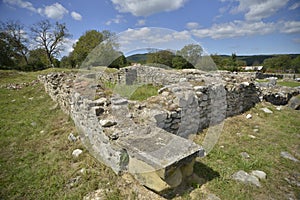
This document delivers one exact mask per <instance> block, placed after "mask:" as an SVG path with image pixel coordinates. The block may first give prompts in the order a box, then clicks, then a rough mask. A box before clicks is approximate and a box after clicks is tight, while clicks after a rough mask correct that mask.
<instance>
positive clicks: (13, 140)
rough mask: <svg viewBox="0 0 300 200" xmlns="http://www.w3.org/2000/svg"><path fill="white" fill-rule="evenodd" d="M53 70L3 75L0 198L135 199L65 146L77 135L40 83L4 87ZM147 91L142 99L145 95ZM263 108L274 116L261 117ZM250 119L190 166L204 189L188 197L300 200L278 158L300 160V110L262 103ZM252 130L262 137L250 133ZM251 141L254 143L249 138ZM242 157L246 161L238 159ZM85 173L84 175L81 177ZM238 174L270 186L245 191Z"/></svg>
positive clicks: (289, 165)
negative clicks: (259, 177) (97, 195)
mask: <svg viewBox="0 0 300 200" xmlns="http://www.w3.org/2000/svg"><path fill="white" fill-rule="evenodd" d="M60 70H63V69H60ZM50 71H52V69H51V70H46V71H42V72H32V73H24V72H16V71H0V111H1V112H0V166H1V171H0V199H82V198H83V196H85V195H86V194H87V193H89V192H91V191H94V190H96V189H99V188H100V189H103V190H107V191H109V192H107V194H106V199H137V195H136V190H135V189H133V187H130V186H128V184H127V182H126V181H124V179H122V178H121V177H119V176H117V175H115V174H114V173H113V171H112V170H111V169H110V168H108V167H105V166H104V165H103V164H101V163H99V162H97V161H96V160H95V159H94V158H93V157H91V156H90V155H89V153H88V152H87V150H85V148H84V147H83V146H82V144H81V143H80V142H79V141H78V142H75V143H72V142H69V141H68V139H67V137H68V135H69V133H71V132H73V133H74V134H75V135H77V134H78V133H77V131H76V129H75V127H74V124H73V122H72V120H70V118H69V117H68V116H67V115H65V114H64V113H62V111H60V109H59V108H56V107H55V102H53V101H52V100H51V99H50V98H49V96H48V95H47V94H46V93H45V92H44V88H43V86H42V85H41V84H39V83H38V84H34V85H30V86H27V87H23V88H22V89H20V90H11V89H6V88H5V87H1V86H4V85H7V84H10V83H13V84H15V83H24V82H27V83H30V82H32V81H33V80H36V77H37V75H38V74H40V73H48V72H50ZM64 71H65V70H64ZM157 89H158V88H155V87H153V86H147V85H146V86H142V87H141V88H139V89H137V90H135V91H134V93H133V95H132V97H134V96H135V95H136V96H137V97H142V98H141V99H145V98H147V97H148V96H149V95H151V96H152V95H155V94H156V92H157ZM145 91H146V93H147V94H143V92H145ZM149 91H152V92H149ZM135 93H136V94H135ZM261 107H268V108H269V109H271V110H272V111H273V112H274V113H273V114H265V113H264V112H263V111H261V110H260V108H261ZM247 113H251V114H252V116H253V118H252V119H246V118H245V114H244V115H240V116H235V117H232V118H228V119H226V121H225V125H224V128H223V132H222V135H221V137H220V139H219V141H218V143H217V145H216V146H215V147H214V149H213V150H212V151H211V152H210V153H209V154H208V156H207V157H205V158H202V159H199V160H198V161H199V162H197V163H196V165H195V167H194V170H195V173H196V174H197V175H198V176H200V177H202V178H203V179H204V180H205V184H204V185H201V184H198V183H196V182H192V183H191V184H190V185H191V186H192V187H194V189H193V191H192V192H194V191H199V198H201V197H203V196H205V194H206V193H214V194H215V195H217V196H218V197H220V198H221V199H222V200H227V199H229V200H230V199H288V198H287V194H288V193H290V192H293V193H294V194H295V196H296V198H295V199H297V198H299V195H300V191H299V187H296V186H290V185H289V184H288V183H287V182H286V181H285V180H284V178H288V177H292V176H295V174H296V173H300V166H299V164H298V163H294V162H292V161H290V160H286V159H284V158H282V157H281V156H280V152H281V151H288V152H290V153H291V154H292V155H294V156H296V157H297V158H298V159H300V157H299V155H300V152H299V137H300V136H299V134H300V115H299V111H295V110H291V109H289V108H286V107H284V108H283V109H282V110H281V111H278V110H276V109H275V107H274V106H273V105H271V104H267V103H263V104H259V105H257V106H256V107H255V108H253V109H251V110H250V111H248V112H247ZM247 113H246V114H247ZM257 126H258V129H259V131H258V132H254V131H253V129H254V128H257ZM204 132H205V131H204ZM237 133H240V134H239V135H237ZM250 134H251V135H254V136H255V137H256V138H255V139H252V138H250V137H249V136H248V135H250ZM204 135H205V134H201V135H199V136H197V137H196V139H195V141H196V142H198V143H199V144H201V141H202V139H203V136H204ZM76 148H81V149H83V150H84V152H83V154H82V155H80V156H79V157H78V158H73V157H72V155H71V154H72V151H73V150H74V149H76ZM243 151H245V152H247V153H248V154H249V155H250V159H243V158H242V157H241V156H240V153H241V152H243ZM83 168H84V169H85V172H84V173H81V172H80V170H81V169H83ZM238 170H245V171H247V172H250V171H251V170H263V171H265V172H266V173H267V179H266V180H264V181H261V184H262V187H261V188H256V187H253V186H250V185H243V184H240V183H238V182H236V181H233V180H231V175H232V174H233V173H234V172H236V171H238ZM77 176H80V177H81V178H80V180H79V182H78V183H76V184H75V185H73V186H72V187H71V186H70V184H69V182H70V180H71V179H73V178H76V177H77ZM298 181H299V180H298ZM190 193H191V192H190V191H186V192H183V193H180V194H179V196H177V197H175V199H190ZM143 194H145V193H143ZM175 196H176V195H175Z"/></svg>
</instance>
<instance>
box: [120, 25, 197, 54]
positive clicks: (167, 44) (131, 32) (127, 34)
mask: <svg viewBox="0 0 300 200" xmlns="http://www.w3.org/2000/svg"><path fill="white" fill-rule="evenodd" d="M118 42H119V44H120V51H122V52H125V53H126V52H131V51H133V50H137V49H149V48H154V49H168V50H178V49H181V48H182V47H183V46H185V45H187V44H192V43H195V41H194V40H192V38H191V34H190V32H189V31H187V30H185V31H181V32H177V31H173V30H171V29H165V28H154V27H151V28H149V27H143V28H140V29H127V30H126V31H124V32H122V33H120V34H118Z"/></svg>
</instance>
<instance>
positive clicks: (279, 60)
mask: <svg viewBox="0 0 300 200" xmlns="http://www.w3.org/2000/svg"><path fill="white" fill-rule="evenodd" d="M263 66H264V67H266V68H267V70H268V71H280V72H286V71H287V70H288V69H291V57H290V56H289V55H278V56H275V57H272V58H267V59H265V60H264V62H263Z"/></svg>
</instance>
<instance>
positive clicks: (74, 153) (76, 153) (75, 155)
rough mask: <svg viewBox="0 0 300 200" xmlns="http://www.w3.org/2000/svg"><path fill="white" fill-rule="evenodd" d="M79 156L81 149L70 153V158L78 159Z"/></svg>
mask: <svg viewBox="0 0 300 200" xmlns="http://www.w3.org/2000/svg"><path fill="white" fill-rule="evenodd" d="M80 154H82V150H81V149H75V150H74V151H73V152H72V156H74V157H76V158H77V157H78V156H79V155H80Z"/></svg>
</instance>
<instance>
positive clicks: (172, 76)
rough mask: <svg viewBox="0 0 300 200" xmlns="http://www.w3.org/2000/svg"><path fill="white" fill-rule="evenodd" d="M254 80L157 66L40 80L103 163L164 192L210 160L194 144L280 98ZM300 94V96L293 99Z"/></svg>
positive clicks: (200, 148)
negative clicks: (145, 91) (135, 88)
mask: <svg viewBox="0 0 300 200" xmlns="http://www.w3.org/2000/svg"><path fill="white" fill-rule="evenodd" d="M253 79H254V78H253V76H252V75H249V74H246V75H243V74H232V73H229V72H211V73H204V72H202V71H199V70H196V69H189V70H182V71H176V70H166V69H162V68H154V67H149V66H148V67H146V66H133V67H127V68H122V69H120V70H118V71H116V72H106V70H99V71H88V72H84V73H81V74H77V75H74V74H68V75H67V74H65V73H51V74H48V75H43V76H40V77H39V80H40V81H41V82H43V83H44V85H45V90H46V91H47V92H48V94H49V95H50V96H51V98H52V99H53V100H55V101H57V102H58V104H59V105H60V107H61V108H62V110H63V111H64V112H66V113H67V114H69V115H70V116H71V118H72V119H73V120H74V123H75V125H76V127H77V128H78V130H79V132H80V133H81V139H82V141H83V143H84V144H85V146H86V147H87V149H88V150H89V151H90V152H91V154H92V155H93V156H94V157H95V158H97V159H98V160H99V161H101V162H103V163H104V164H106V165H107V166H109V167H111V168H112V169H113V170H114V171H115V172H116V173H122V172H129V173H131V174H133V176H134V177H135V178H136V179H137V180H139V181H140V182H141V184H143V185H146V186H147V187H149V188H151V189H153V190H155V191H158V192H160V191H163V190H166V189H168V188H170V187H176V186H178V185H179V184H180V183H181V182H182V181H183V180H184V179H185V178H187V177H188V176H190V175H191V174H192V173H193V163H194V160H195V158H196V157H197V156H199V155H200V156H203V155H204V150H203V149H202V147H200V146H198V145H196V144H195V143H193V142H192V141H190V140H187V139H186V138H189V136H190V135H191V134H196V133H198V132H200V131H202V130H203V129H204V128H207V127H210V126H214V125H217V124H220V123H221V122H222V121H223V120H224V119H225V118H226V117H229V116H233V115H237V114H240V113H243V112H245V111H247V110H249V109H250V108H252V107H253V106H255V104H256V103H257V102H259V101H260V99H263V98H265V97H266V98H267V96H268V95H273V94H274V93H272V91H271V92H270V93H268V92H266V91H264V89H261V87H260V86H259V85H256V84H254V83H253ZM101 82H102V83H103V82H114V83H116V84H121V85H122V84H126V85H134V84H137V85H141V84H154V85H158V86H161V88H160V89H159V91H158V95H157V96H153V97H150V98H148V99H147V100H146V101H143V102H137V101H129V100H127V99H124V98H123V97H120V96H119V95H117V94H111V93H107V91H106V90H105V89H104V88H103V87H102V86H103V84H102V83H101ZM267 91H269V90H267ZM289 91H290V90H289ZM95 94H97V99H95ZM288 94H290V93H289V92H288ZM295 94H299V89H298V90H296V92H294V93H291V95H295ZM275 96H276V95H275ZM289 98H290V97H289Z"/></svg>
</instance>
